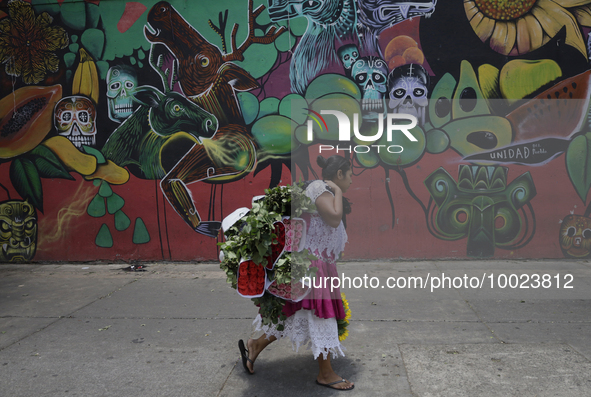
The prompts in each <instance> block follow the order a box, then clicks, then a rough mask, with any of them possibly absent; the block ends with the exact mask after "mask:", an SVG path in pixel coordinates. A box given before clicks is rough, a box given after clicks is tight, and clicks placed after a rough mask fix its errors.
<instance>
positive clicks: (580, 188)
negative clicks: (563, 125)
mask: <svg viewBox="0 0 591 397" xmlns="http://www.w3.org/2000/svg"><path fill="white" fill-rule="evenodd" d="M590 137H591V133H587V134H586V135H579V136H577V137H576V138H575V139H573V140H572V141H571V143H570V144H569V145H568V149H567V150H566V169H567V172H568V176H569V178H570V180H571V182H572V184H573V186H574V188H575V190H576V191H577V194H578V195H579V197H580V198H581V200H583V202H584V203H586V202H587V193H588V192H589V188H591V161H590V158H589V157H590V155H591V140H590V139H589V138H590Z"/></svg>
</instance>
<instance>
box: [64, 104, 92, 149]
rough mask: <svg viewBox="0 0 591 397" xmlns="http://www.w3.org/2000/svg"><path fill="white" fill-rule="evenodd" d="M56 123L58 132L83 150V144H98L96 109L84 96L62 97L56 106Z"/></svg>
mask: <svg viewBox="0 0 591 397" xmlns="http://www.w3.org/2000/svg"><path fill="white" fill-rule="evenodd" d="M54 116H55V117H54V123H55V128H56V129H57V132H58V134H59V135H61V136H65V137H66V138H68V139H69V140H70V141H72V143H73V144H74V146H76V147H77V148H78V149H79V150H82V145H87V146H94V145H95V144H96V123H95V120H96V109H95V108H94V105H93V103H92V102H91V101H90V99H88V98H86V97H83V96H70V97H66V98H62V99H61V100H60V101H59V102H58V103H57V105H56V106H55V115H54Z"/></svg>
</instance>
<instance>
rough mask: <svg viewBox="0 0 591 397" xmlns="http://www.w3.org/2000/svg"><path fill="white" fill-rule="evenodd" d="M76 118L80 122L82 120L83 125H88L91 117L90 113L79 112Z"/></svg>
mask: <svg viewBox="0 0 591 397" xmlns="http://www.w3.org/2000/svg"><path fill="white" fill-rule="evenodd" d="M76 116H77V117H78V120H80V122H81V123H88V119H89V117H88V112H87V111H86V110H83V111H81V112H78V114H77V115H76Z"/></svg>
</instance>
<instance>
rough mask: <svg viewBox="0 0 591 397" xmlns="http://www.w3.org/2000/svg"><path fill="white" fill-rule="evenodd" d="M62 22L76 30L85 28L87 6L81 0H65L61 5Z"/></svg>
mask: <svg viewBox="0 0 591 397" xmlns="http://www.w3.org/2000/svg"><path fill="white" fill-rule="evenodd" d="M60 12H61V15H62V22H63V24H64V25H66V26H67V27H69V28H71V29H75V30H84V28H85V27H86V7H84V2H81V1H79V0H64V2H63V3H62V5H61V7H60Z"/></svg>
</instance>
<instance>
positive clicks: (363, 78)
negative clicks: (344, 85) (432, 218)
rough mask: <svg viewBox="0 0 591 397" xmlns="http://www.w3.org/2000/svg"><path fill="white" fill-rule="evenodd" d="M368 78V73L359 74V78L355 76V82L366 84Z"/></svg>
mask: <svg viewBox="0 0 591 397" xmlns="http://www.w3.org/2000/svg"><path fill="white" fill-rule="evenodd" d="M366 78H367V73H359V74H358V75H357V76H355V80H356V81H357V82H358V83H362V82H364V81H365V79H366Z"/></svg>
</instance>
